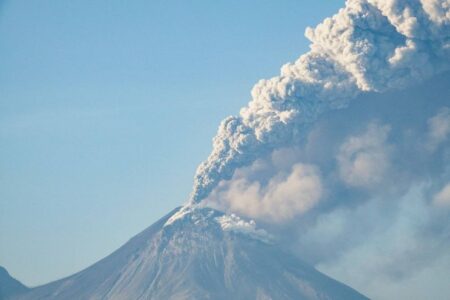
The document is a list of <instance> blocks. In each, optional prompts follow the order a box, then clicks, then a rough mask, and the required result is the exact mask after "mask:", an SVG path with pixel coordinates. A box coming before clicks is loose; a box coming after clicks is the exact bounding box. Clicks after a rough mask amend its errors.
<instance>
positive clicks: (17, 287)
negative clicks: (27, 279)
mask: <svg viewBox="0 0 450 300" xmlns="http://www.w3.org/2000/svg"><path fill="white" fill-rule="evenodd" d="M27 290H28V288H27V287H26V286H24V285H23V284H22V283H20V282H19V281H18V280H16V279H14V278H13V277H11V275H9V273H8V271H6V269H5V268H3V267H0V300H3V299H7V298H9V297H11V296H12V295H14V294H20V293H24V292H26V291H27Z"/></svg>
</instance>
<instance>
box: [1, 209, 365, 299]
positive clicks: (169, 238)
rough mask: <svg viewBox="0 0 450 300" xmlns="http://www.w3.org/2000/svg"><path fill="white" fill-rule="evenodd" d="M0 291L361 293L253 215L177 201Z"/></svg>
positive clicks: (188, 295)
mask: <svg viewBox="0 0 450 300" xmlns="http://www.w3.org/2000/svg"><path fill="white" fill-rule="evenodd" d="M6 299H14V300H16V299H33V300H37V299H116V300H118V299H127V300H130V299H277V300H278V299H345V300H351V299H367V298H366V297H364V296H363V295H361V294H360V293H358V292H356V291H355V290H353V289H351V288H350V287H348V286H346V285H344V284H342V283H339V282H337V281H335V280H333V279H331V278H329V277H327V276H326V275H324V274H322V273H320V272H318V271H317V270H315V269H314V268H313V267H311V266H309V265H307V264H306V263H304V262H302V261H301V260H299V259H298V258H296V257H295V256H293V255H292V254H289V253H287V252H284V251H283V250H281V249H280V248H279V247H278V246H277V245H276V242H274V239H273V237H272V236H270V234H268V233H267V232H266V231H264V230H262V229H258V228H257V227H256V224H255V223H254V222H253V221H247V220H243V219H241V218H239V217H238V216H236V215H228V214H224V213H222V212H219V211H217V210H214V209H211V208H199V207H192V206H186V207H182V208H177V209H175V210H173V211H172V212H171V213H169V214H168V215H166V216H165V217H163V218H162V219H160V220H159V221H157V222H156V223H155V224H153V225H152V226H150V227H149V228H147V229H146V230H144V231H143V232H141V233H140V234H138V235H136V236H135V237H133V238H132V239H131V240H129V241H128V242H127V243H126V244H125V245H123V246H122V247H121V248H119V249H118V250H117V251H115V252H114V253H112V254H111V255H109V256H107V257H106V258H104V259H102V260H100V261H99V262H97V263H95V264H94V265H92V266H91V267H88V268H87V269H85V270H83V271H81V272H79V273H76V274H74V275H72V276H69V277H67V278H64V279H61V280H58V281H55V282H52V283H49V284H46V285H43V286H39V287H35V288H32V289H20V290H19V291H17V292H16V293H15V294H14V295H10V296H8V297H7V298H6Z"/></svg>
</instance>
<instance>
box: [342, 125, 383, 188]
mask: <svg viewBox="0 0 450 300" xmlns="http://www.w3.org/2000/svg"><path fill="white" fill-rule="evenodd" d="M389 130H390V128H389V126H386V125H385V126H381V125H377V124H375V123H372V124H370V125H369V126H368V128H367V131H366V132H364V133H363V134H362V135H358V136H351V137H349V138H348V139H347V140H346V141H345V142H344V143H343V144H342V146H341V147H340V150H339V153H338V155H337V161H338V165H339V174H340V177H341V179H342V180H343V181H344V182H345V183H346V184H348V185H350V186H355V187H366V188H369V187H372V186H374V185H377V184H378V183H380V182H381V181H382V179H383V176H384V174H385V172H386V171H387V169H388V168H389V145H387V143H386V139H387V137H388V134H389Z"/></svg>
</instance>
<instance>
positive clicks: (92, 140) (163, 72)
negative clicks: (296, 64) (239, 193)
mask: <svg viewBox="0 0 450 300" xmlns="http://www.w3.org/2000/svg"><path fill="white" fill-rule="evenodd" d="M343 2H344V1H343V0H339V1H330V0H302V1H299V0H280V1H261V0H253V1H235V0H229V1H206V0H203V1H200V0H195V1H181V0H180V1H173V0H171V1H162V0H155V1H133V2H129V1H57V0H53V1H46V0H39V1H37V0H27V1H25V0H14V1H0V57H1V58H0V265H2V266H4V267H6V268H7V269H8V270H9V271H10V273H11V274H12V275H13V276H15V277H17V278H18V279H20V280H21V281H23V282H24V283H25V284H28V285H32V286H33V285H37V284H42V283H46V282H48V281H51V280H55V279H58V278H60V277H63V276H66V275H70V274H72V273H74V272H76V271H78V270H81V269H82V268H84V267H86V266H88V265H90V264H91V263H94V262H95V261H97V260H98V259H100V258H102V257H104V256H106V255H107V254H109V253H111V252H112V251H113V250H115V249H116V248H117V247H119V246H120V245H121V244H123V243H124V242H126V241H127V240H128V239H129V238H130V237H132V236H133V235H135V234H136V233H138V232H139V231H141V230H143V229H144V228H145V227H147V226H149V225H151V224H152V223H153V222H154V221H156V220H157V219H158V218H160V217H162V216H163V215H164V214H165V213H167V212H168V211H169V210H171V209H172V208H174V207H176V206H178V205H180V204H182V203H183V202H185V201H186V200H187V197H188V195H189V193H190V191H191V186H192V178H193V175H194V172H195V169H196V167H197V165H198V164H199V163H200V162H201V161H202V160H204V159H205V158H206V157H207V155H208V154H209V152H210V150H211V138H212V137H213V136H214V134H215V132H216V129H217V126H218V124H219V122H220V120H222V119H223V118H224V117H226V116H227V115H230V114H236V113H237V112H238V110H239V108H240V107H242V106H243V105H244V104H245V103H247V101H248V100H249V98H250V90H251V87H252V86H253V84H254V83H256V82H257V81H258V80H259V79H260V78H269V77H271V76H274V75H277V74H278V73H279V68H280V66H281V65H282V64H284V63H286V62H288V61H292V60H294V59H296V58H297V57H298V56H299V55H300V54H302V53H303V52H305V51H306V50H307V46H308V43H307V41H306V39H305V38H304V36H303V32H304V29H305V27H306V26H313V25H316V24H317V23H318V22H319V21H321V20H322V19H323V18H324V17H326V16H331V15H332V14H333V13H334V12H336V11H337V10H338V8H339V7H341V6H342V5H343Z"/></svg>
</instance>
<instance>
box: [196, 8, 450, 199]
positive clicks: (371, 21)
mask: <svg viewBox="0 0 450 300" xmlns="http://www.w3.org/2000/svg"><path fill="white" fill-rule="evenodd" d="M306 37H307V38H308V39H310V40H311V45H310V48H311V50H310V51H309V52H308V53H306V54H304V55H302V56H300V58H299V59H298V60H297V61H296V62H294V63H289V64H286V65H285V66H283V67H282V69H281V75H280V76H278V77H274V78H271V79H269V80H261V81H260V82H258V83H257V84H256V85H255V87H254V88H253V90H252V93H251V94H252V100H251V101H250V103H249V104H248V105H247V106H246V107H244V108H242V109H241V111H240V114H239V116H233V117H228V118H226V119H225V120H223V121H222V123H221V124H220V127H219V130H218V133H217V135H216V137H215V138H214V140H213V151H212V153H211V154H210V156H209V157H208V159H207V160H206V161H204V162H203V163H202V164H201V165H200V166H199V167H198V170H197V173H196V175H195V182H194V188H193V192H192V195H191V202H192V203H196V202H197V203H198V202H200V201H201V200H203V199H204V198H205V197H207V196H208V195H209V194H210V192H211V191H212V189H213V188H214V187H215V186H216V185H217V184H218V183H219V182H220V181H221V180H226V179H230V178H231V177H232V175H233V174H234V171H235V170H236V169H237V168H239V167H242V166H248V165H250V164H252V163H253V162H254V161H255V160H256V159H257V158H259V157H262V156H264V155H267V154H268V153H270V152H271V151H273V150H274V149H277V148H282V147H285V146H287V145H289V144H290V143H292V141H297V140H301V139H302V138H305V131H306V129H307V128H308V127H309V126H310V124H311V123H313V122H314V121H315V120H317V118H318V117H319V116H320V115H322V114H324V113H326V112H327V111H330V110H336V109H341V108H344V107H346V106H347V105H348V104H349V102H350V101H351V100H352V99H354V98H355V97H356V96H357V95H359V94H361V93H367V92H384V91H388V90H391V89H397V88H403V87H405V86H409V85H411V84H413V83H416V82H420V81H423V80H424V79H426V78H429V77H431V76H433V75H435V74H439V73H441V72H443V71H445V70H447V69H448V68H449V55H450V40H449V38H450V5H449V1H448V0H447V1H446V0H421V1H419V0H408V1H407V0H393V1H376V0H349V1H347V3H346V5H345V7H344V8H343V9H341V10H340V11H339V12H338V13H337V14H336V15H335V16H333V17H332V18H328V19H325V20H324V21H323V22H322V24H320V25H318V26H317V27H316V28H315V29H312V28H308V29H307V30H306Z"/></svg>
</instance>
